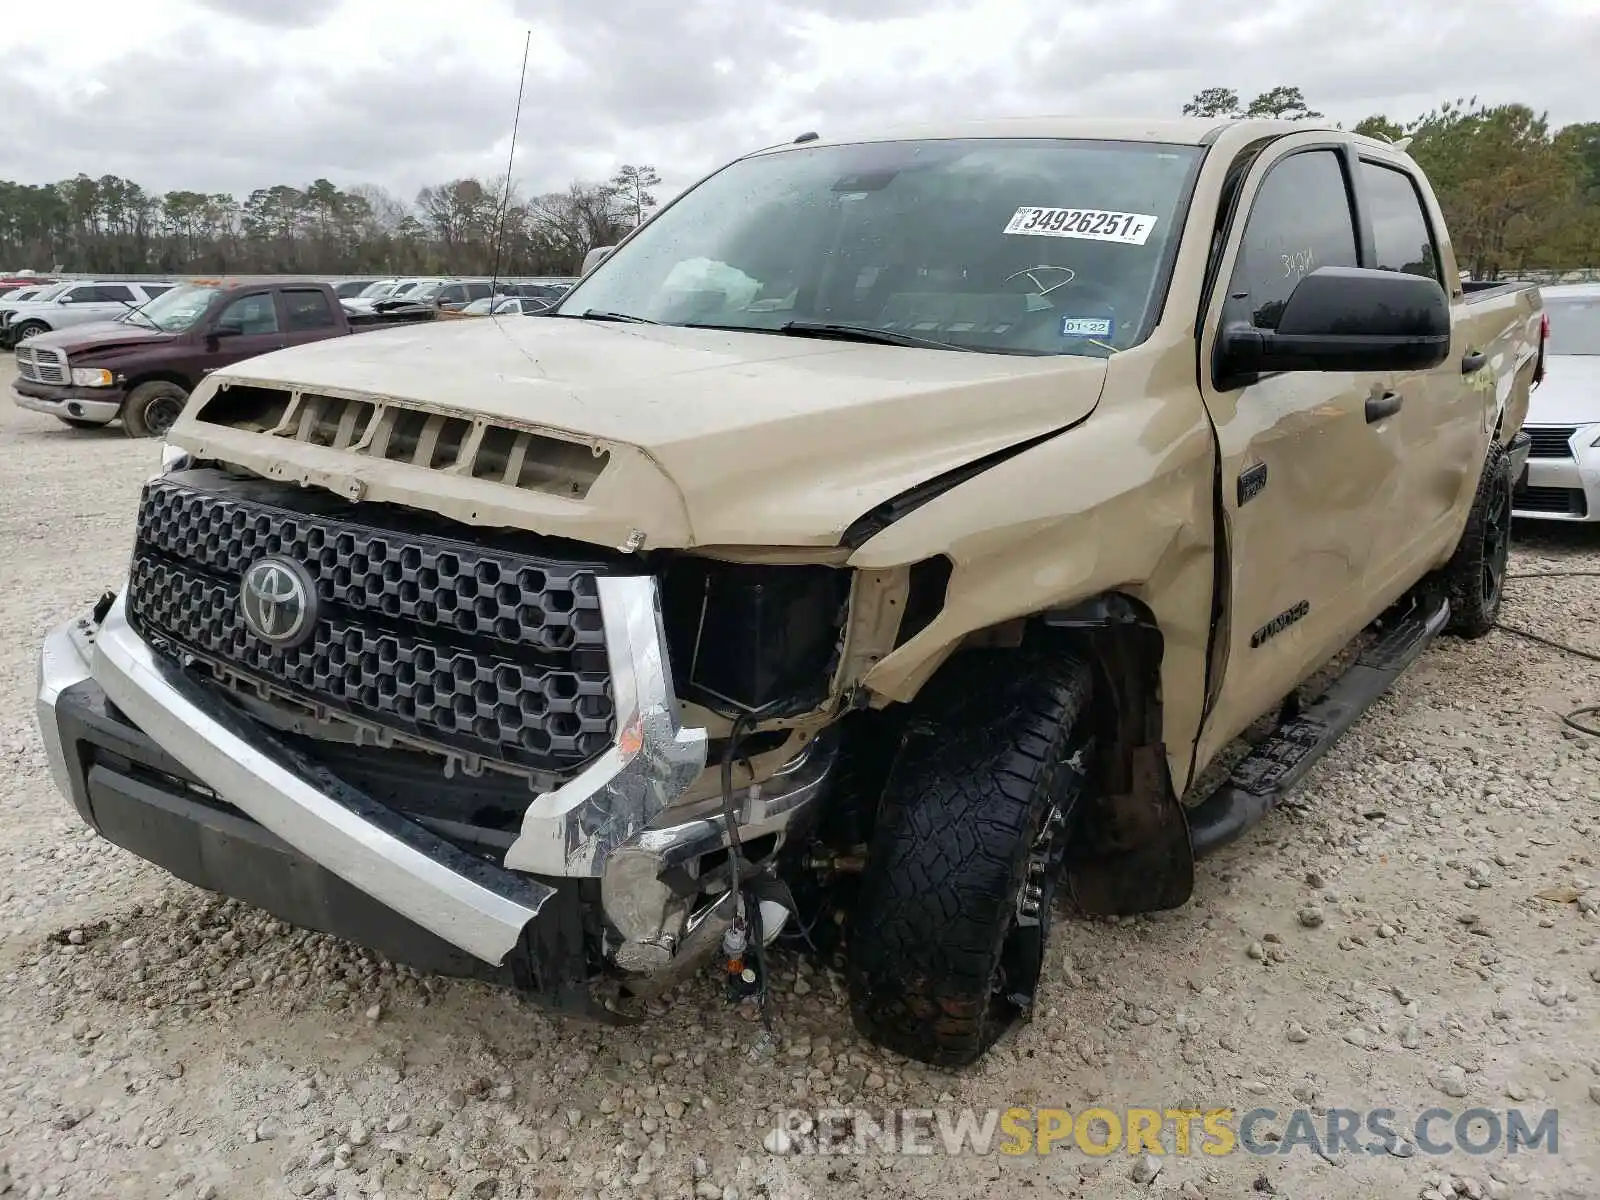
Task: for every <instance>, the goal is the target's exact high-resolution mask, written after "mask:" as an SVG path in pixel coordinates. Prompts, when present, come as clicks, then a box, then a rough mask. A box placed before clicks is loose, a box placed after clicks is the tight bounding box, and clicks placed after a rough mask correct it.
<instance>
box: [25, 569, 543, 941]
mask: <svg viewBox="0 0 1600 1200" xmlns="http://www.w3.org/2000/svg"><path fill="white" fill-rule="evenodd" d="M89 661H90V668H91V673H92V675H93V677H94V679H95V682H97V683H98V684H99V685H100V686H101V687H102V688H104V689H105V693H106V695H107V697H108V698H109V699H110V700H111V702H112V703H113V704H115V705H116V706H117V707H118V708H119V709H121V710H122V711H123V712H124V713H125V714H126V715H127V717H128V719H129V720H131V721H132V722H133V723H134V724H135V725H136V726H138V727H139V729H141V730H143V731H144V733H145V734H146V735H147V736H149V738H150V739H151V740H152V741H154V742H155V743H156V744H157V745H158V746H160V747H161V748H162V749H163V750H165V751H166V752H167V753H168V754H170V755H172V757H173V758H175V759H176V760H177V761H178V762H180V763H182V764H183V766H184V767H185V768H187V769H188V770H189V771H191V772H192V773H193V774H194V775H195V777H196V778H197V779H200V780H201V781H202V782H204V783H205V784H206V785H207V786H208V787H210V788H212V789H213V790H215V791H216V793H217V794H218V795H219V796H222V797H224V798H225V799H226V800H227V802H228V803H229V804H231V805H233V806H234V807H235V808H237V809H239V810H240V811H241V812H243V813H245V814H246V815H247V816H249V817H250V818H251V819H252V820H254V821H255V822H256V823H257V824H259V825H261V826H263V827H264V828H266V829H267V830H269V831H271V832H272V833H273V834H275V835H276V836H277V837H279V838H281V839H282V840H283V841H284V842H286V843H288V844H289V845H290V846H293V847H294V848H295V849H297V850H299V851H300V852H301V853H302V854H304V855H305V856H306V857H307V858H310V859H312V860H313V861H315V862H317V863H318V864H320V865H321V866H323V867H325V868H326V869H327V870H329V871H331V872H332V873H333V874H335V875H337V876H339V877H340V878H341V879H344V880H345V881H347V882H348V883H350V884H352V885H353V886H355V887H357V888H359V889H361V891H363V892H365V893H367V894H368V895H369V896H371V897H373V898H374V899H376V900H378V901H379V902H380V903H382V904H383V905H385V906H386V907H388V908H391V909H393V910H394V911H395V912H397V913H400V914H401V915H402V916H404V917H407V918H408V919H410V920H411V921H413V922H415V923H416V924H418V925H420V926H421V927H422V928H424V929H427V930H428V931H430V932H431V933H434V934H436V935H437V936H439V937H440V938H443V939H444V940H445V941H447V942H449V943H450V944H451V945H454V946H459V947H460V948H461V949H463V950H465V951H467V952H468V953H470V954H473V955H475V956H476V957H478V958H480V959H482V960H483V961H485V962H488V963H495V964H498V963H501V962H503V961H504V960H505V957H506V955H507V954H509V953H510V952H511V950H512V948H513V947H514V946H515V945H516V944H517V942H518V940H519V939H520V938H521V936H522V931H523V929H524V927H525V926H526V925H527V924H528V922H529V921H531V920H533V918H534V917H535V916H537V915H538V912H539V909H540V906H541V905H543V904H544V902H545V901H546V900H547V899H549V897H550V896H551V895H552V894H553V893H552V889H551V888H549V887H547V886H545V885H544V884H541V883H539V882H537V881H536V880H532V879H526V878H524V877H521V876H518V875H515V874H513V873H511V872H509V871H500V870H496V869H493V868H489V869H485V868H486V867H487V864H485V863H483V862H482V861H481V860H479V859H475V858H473V857H472V856H470V855H468V854H467V853H466V852H465V851H463V850H460V849H458V848H457V847H455V846H454V845H452V844H451V843H449V842H446V841H444V840H443V839H442V838H439V837H437V836H435V835H434V834H432V833H429V832H428V831H427V830H425V829H423V828H422V827H421V826H419V825H416V824H413V823H412V822H410V821H406V820H404V819H402V818H400V817H399V816H397V815H396V814H394V813H393V812H391V811H390V810H389V809H387V808H384V807H383V806H382V805H379V804H376V803H374V802H373V801H371V800H369V799H367V798H366V797H365V796H363V795H361V793H359V792H356V791H355V790H353V789H351V788H349V787H347V786H345V785H343V784H342V783H340V782H339V781H338V780H337V779H335V778H333V777H332V776H331V775H329V774H328V773H327V772H326V771H322V770H319V769H318V768H317V767H315V766H314V765H312V764H310V763H307V762H305V761H304V760H302V759H300V758H299V756H297V755H295V754H294V753H293V752H292V751H290V750H288V749H287V747H285V746H284V745H283V744H282V743H280V742H278V741H277V740H276V739H275V738H272V737H270V736H268V734H267V733H266V731H265V730H264V729H263V728H262V727H261V726H259V725H258V724H256V723H255V722H253V721H251V720H250V719H249V718H248V717H246V716H244V715H243V714H242V713H240V712H239V711H238V710H237V709H235V708H234V707H233V706H232V705H230V704H229V703H228V701H227V700H226V699H225V698H224V697H223V696H221V695H220V694H218V693H217V692H215V691H214V690H213V689H211V688H210V687H208V686H207V685H206V684H204V683H201V682H199V681H197V680H195V679H192V678H190V677H189V676H188V675H186V674H184V672H183V671H182V670H180V669H179V668H178V667H177V666H175V665H174V664H172V663H171V662H169V661H168V660H167V659H165V658H163V657H161V656H160V655H158V654H156V653H155V651H153V650H152V649H151V648H150V647H149V646H148V645H147V644H146V643H145V641H144V639H142V638H141V637H140V636H139V635H138V634H137V633H135V632H134V630H133V628H132V626H130V625H129V624H128V619H127V612H126V609H125V607H124V601H123V598H122V597H120V596H119V597H118V598H117V600H116V602H115V603H113V604H112V606H111V609H110V611H109V612H107V613H106V617H105V621H104V622H103V623H102V624H101V626H100V629H99V632H98V634H97V635H96V637H95V641H94V652H93V656H92V657H91V659H90V660H89ZM40 704H41V706H42V705H43V704H44V701H43V700H42V699H41V701H40Z"/></svg>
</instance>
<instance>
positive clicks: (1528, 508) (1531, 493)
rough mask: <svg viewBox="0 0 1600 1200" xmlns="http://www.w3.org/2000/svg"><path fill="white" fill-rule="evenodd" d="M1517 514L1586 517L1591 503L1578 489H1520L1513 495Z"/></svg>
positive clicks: (1514, 509)
mask: <svg viewBox="0 0 1600 1200" xmlns="http://www.w3.org/2000/svg"><path fill="white" fill-rule="evenodd" d="M1511 508H1512V510H1513V511H1515V512H1535V513H1550V514H1551V515H1552V516H1566V517H1586V516H1588V515H1589V501H1588V499H1587V498H1586V497H1585V496H1584V494H1583V492H1582V491H1581V490H1580V489H1578V488H1564V487H1519V488H1518V489H1517V490H1516V491H1515V492H1513V493H1512V495H1511Z"/></svg>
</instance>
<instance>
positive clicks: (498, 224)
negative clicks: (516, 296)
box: [489, 29, 533, 320]
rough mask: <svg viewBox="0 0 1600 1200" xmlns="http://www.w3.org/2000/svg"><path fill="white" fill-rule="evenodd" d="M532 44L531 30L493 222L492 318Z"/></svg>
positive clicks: (525, 42)
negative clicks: (498, 208) (498, 206)
mask: <svg viewBox="0 0 1600 1200" xmlns="http://www.w3.org/2000/svg"><path fill="white" fill-rule="evenodd" d="M532 45H533V30H531V29H530V30H528V33H527V36H526V37H524V38H523V39H522V74H521V75H520V76H518V77H517V109H516V112H515V113H514V114H513V115H512V118H511V153H510V154H509V155H507V156H506V181H505V186H504V187H503V188H502V189H501V192H500V213H499V216H497V217H496V218H495V223H494V271H493V273H492V274H491V275H490V276H489V318H490V319H491V320H493V319H494V315H495V312H494V302H495V296H496V295H497V294H498V291H499V284H500V247H501V246H502V245H503V244H504V242H505V233H506V210H507V209H509V208H510V207H511V170H512V167H513V166H514V165H515V163H516V161H517V127H518V126H520V125H521V124H522V93H523V89H525V88H526V87H527V86H528V48H529V47H530V46H532Z"/></svg>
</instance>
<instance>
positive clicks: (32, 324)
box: [11, 321, 50, 346]
mask: <svg viewBox="0 0 1600 1200" xmlns="http://www.w3.org/2000/svg"><path fill="white" fill-rule="evenodd" d="M49 332H50V326H48V325H46V324H45V323H44V322H43V321H24V322H23V323H22V324H21V325H18V326H17V328H16V332H15V333H13V334H12V335H11V344H12V345H13V346H14V345H16V344H17V343H18V342H22V341H26V340H27V339H28V338H31V337H32V336H33V335H34V334H36V333H49Z"/></svg>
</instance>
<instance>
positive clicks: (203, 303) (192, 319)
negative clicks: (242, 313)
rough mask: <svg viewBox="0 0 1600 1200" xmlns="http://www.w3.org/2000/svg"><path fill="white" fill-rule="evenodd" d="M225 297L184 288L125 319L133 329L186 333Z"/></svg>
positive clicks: (203, 289) (205, 289) (190, 286)
mask: <svg viewBox="0 0 1600 1200" xmlns="http://www.w3.org/2000/svg"><path fill="white" fill-rule="evenodd" d="M221 294H222V293H221V292H220V291H218V290H217V289H216V288H210V287H196V286H194V285H193V284H184V285H183V286H181V287H175V288H173V289H172V290H171V291H168V292H163V293H162V294H161V295H159V296H157V297H156V298H155V299H154V300H152V301H150V302H149V303H148V304H146V305H145V306H144V307H143V308H139V309H135V310H134V311H133V312H130V313H128V314H127V316H125V317H123V318H122V319H123V320H124V321H126V322H127V323H128V324H130V325H142V326H143V327H144V328H146V329H159V330H161V332H163V333H183V332H185V331H186V330H189V329H193V328H194V327H195V326H196V325H197V324H199V322H200V318H202V317H203V316H205V315H206V311H207V310H208V309H209V308H210V307H211V302H212V301H213V300H215V299H216V298H217V297H218V296H220V295H221Z"/></svg>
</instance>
